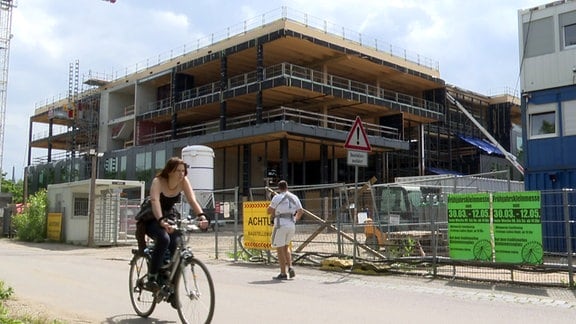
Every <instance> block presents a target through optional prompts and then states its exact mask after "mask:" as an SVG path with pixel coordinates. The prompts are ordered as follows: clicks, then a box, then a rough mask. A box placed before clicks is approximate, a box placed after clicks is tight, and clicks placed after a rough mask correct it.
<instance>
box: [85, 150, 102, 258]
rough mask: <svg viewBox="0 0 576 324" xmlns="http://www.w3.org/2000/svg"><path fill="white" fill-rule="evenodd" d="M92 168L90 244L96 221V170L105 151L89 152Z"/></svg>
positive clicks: (89, 212)
mask: <svg viewBox="0 0 576 324" xmlns="http://www.w3.org/2000/svg"><path fill="white" fill-rule="evenodd" d="M89 155H90V160H91V164H92V168H91V171H90V194H89V202H88V246H90V247H93V246H94V222H95V210H96V208H95V207H96V206H95V205H96V172H97V169H96V167H97V165H98V158H99V157H101V156H102V155H103V153H97V152H96V150H94V149H91V150H90V152H89Z"/></svg>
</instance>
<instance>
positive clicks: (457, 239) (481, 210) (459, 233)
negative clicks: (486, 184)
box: [448, 193, 492, 261]
mask: <svg viewBox="0 0 576 324" xmlns="http://www.w3.org/2000/svg"><path fill="white" fill-rule="evenodd" d="M448 242H449V248H450V258H452V259H454V260H482V261H492V243H491V239H490V196H489V194H488V193H472V194H449V195H448Z"/></svg>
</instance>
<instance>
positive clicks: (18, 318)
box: [0, 280, 63, 324]
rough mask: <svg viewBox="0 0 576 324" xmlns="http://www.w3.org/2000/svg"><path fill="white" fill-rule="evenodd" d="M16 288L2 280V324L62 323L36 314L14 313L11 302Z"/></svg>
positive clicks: (0, 323)
mask: <svg viewBox="0 0 576 324" xmlns="http://www.w3.org/2000/svg"><path fill="white" fill-rule="evenodd" d="M13 294H14V290H13V289H12V287H8V286H6V284H5V283H4V281H2V280H0V324H62V323H63V322H60V321H57V320H50V319H47V318H44V317H42V316H34V315H29V314H25V313H22V312H19V314H12V312H11V311H10V307H9V303H8V302H7V301H9V300H10V298H11V297H12V295H13Z"/></svg>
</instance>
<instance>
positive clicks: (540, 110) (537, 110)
mask: <svg viewBox="0 0 576 324" xmlns="http://www.w3.org/2000/svg"><path fill="white" fill-rule="evenodd" d="M549 113H552V114H554V133H548V134H533V133H532V127H533V126H535V125H533V118H535V117H536V116H538V115H542V114H549ZM558 128H559V120H558V109H557V104H556V103H550V104H544V105H528V138H530V139H537V138H551V137H557V136H558Z"/></svg>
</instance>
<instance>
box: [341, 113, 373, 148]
mask: <svg viewBox="0 0 576 324" xmlns="http://www.w3.org/2000/svg"><path fill="white" fill-rule="evenodd" d="M344 147H345V148H347V149H349V150H357V151H365V152H370V151H372V147H370V142H368V136H366V131H365V130H364V126H362V121H361V120H360V117H358V116H356V121H354V125H353V126H352V129H350V133H348V136H347V137H346V143H344Z"/></svg>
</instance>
